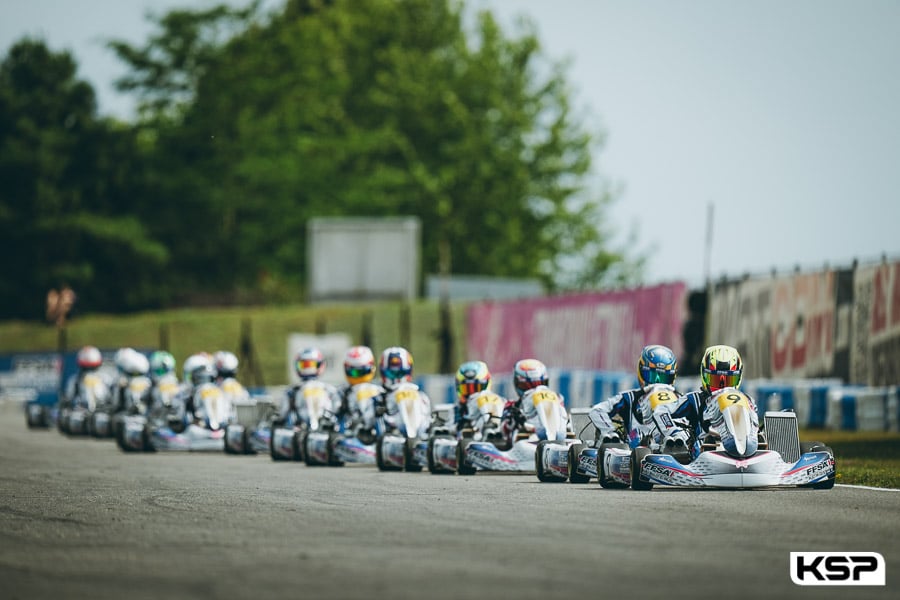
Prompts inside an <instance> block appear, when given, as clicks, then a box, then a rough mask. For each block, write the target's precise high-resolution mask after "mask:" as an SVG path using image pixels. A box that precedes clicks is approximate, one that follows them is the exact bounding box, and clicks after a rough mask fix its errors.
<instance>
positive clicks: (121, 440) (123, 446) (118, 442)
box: [114, 431, 132, 452]
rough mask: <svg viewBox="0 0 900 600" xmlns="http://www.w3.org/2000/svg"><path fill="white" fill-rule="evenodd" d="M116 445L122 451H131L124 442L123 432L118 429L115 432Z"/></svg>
mask: <svg viewBox="0 0 900 600" xmlns="http://www.w3.org/2000/svg"><path fill="white" fill-rule="evenodd" d="M114 439H115V440H116V445H117V446H118V447H119V448H121V450H122V452H131V450H132V448H131V446H129V445H128V444H126V443H125V432H124V431H119V432H118V433H116V437H115V438H114Z"/></svg>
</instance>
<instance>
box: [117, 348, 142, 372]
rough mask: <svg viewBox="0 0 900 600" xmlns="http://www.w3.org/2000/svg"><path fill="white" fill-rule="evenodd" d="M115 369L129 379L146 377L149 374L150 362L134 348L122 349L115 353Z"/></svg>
mask: <svg viewBox="0 0 900 600" xmlns="http://www.w3.org/2000/svg"><path fill="white" fill-rule="evenodd" d="M116 368H118V369H119V372H120V373H122V374H123V375H127V376H129V377H134V376H137V375H146V374H147V373H149V372H150V361H149V360H147V357H146V356H144V355H143V354H141V353H140V352H138V351H137V350H135V349H134V348H122V349H121V350H119V351H118V352H116Z"/></svg>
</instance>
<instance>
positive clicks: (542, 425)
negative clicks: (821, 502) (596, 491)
mask: <svg viewBox="0 0 900 600" xmlns="http://www.w3.org/2000/svg"><path fill="white" fill-rule="evenodd" d="M135 379H140V378H135ZM144 379H146V378H144ZM149 383H150V382H149V380H147V381H132V382H129V387H128V388H127V390H126V397H127V398H128V402H126V405H127V408H126V409H125V410H124V411H120V412H118V413H110V412H108V411H104V410H102V409H101V408H98V407H102V406H103V403H104V401H105V400H104V398H105V397H104V392H103V390H102V386H101V385H99V384H96V386H94V385H86V388H87V389H88V390H89V391H88V392H87V397H88V399H87V400H86V401H85V402H84V403H82V406H79V407H77V408H73V409H66V410H61V411H60V413H59V417H58V423H59V428H60V430H61V431H64V432H66V433H69V434H76V433H85V434H91V435H95V436H97V437H103V436H111V437H114V438H115V439H116V442H117V443H118V445H119V447H120V448H121V449H122V450H124V451H156V450H187V451H219V452H221V451H224V452H225V453H227V454H244V455H247V454H256V453H268V454H269V455H270V456H271V458H272V459H273V460H275V461H302V462H304V463H305V464H306V465H308V466H335V467H337V466H343V465H345V464H347V463H358V464H374V465H376V466H377V468H378V469H379V470H382V471H401V470H402V471H422V470H423V469H428V471H429V472H431V473H433V474H441V473H445V474H452V473H458V474H460V475H474V474H475V473H477V472H480V471H512V472H532V473H535V474H536V475H537V478H538V479H539V480H540V481H544V482H562V481H569V482H571V483H576V484H577V483H587V482H589V481H591V480H597V481H598V482H599V484H600V485H601V486H603V487H605V488H616V487H619V488H628V487H630V488H631V489H635V490H650V489H652V488H653V487H654V486H678V487H720V488H756V487H773V486H801V487H811V488H818V489H827V488H831V487H833V486H834V482H835V473H836V471H835V460H834V453H833V452H832V450H831V449H830V448H829V447H827V446H825V445H824V444H821V443H818V442H806V443H803V442H800V439H799V429H798V424H797V419H796V416H795V415H794V413H793V412H789V411H785V412H766V413H765V416H764V420H763V424H762V426H760V423H759V421H758V418H757V417H756V414H755V412H754V411H755V408H754V404H753V403H752V401H751V400H750V399H749V398H748V397H747V396H746V395H745V394H744V393H743V392H740V391H738V390H735V389H730V388H729V389H726V390H724V391H722V392H720V393H719V394H718V395H717V396H716V397H715V398H714V399H713V401H714V402H715V403H716V404H717V406H718V409H719V410H718V418H717V419H716V420H715V421H714V423H713V431H715V432H716V433H717V435H716V436H714V437H707V438H705V439H704V440H703V442H704V443H703V444H702V445H701V444H700V442H699V441H698V440H697V439H696V438H695V436H694V434H693V433H692V432H691V430H690V428H689V427H688V426H687V423H684V422H679V420H677V419H674V418H672V414H671V412H670V410H671V408H672V407H673V406H674V403H673V402H672V400H673V399H674V398H675V395H674V394H673V393H672V391H673V390H672V388H670V387H667V386H659V387H655V388H653V389H651V390H650V391H649V392H648V398H649V404H650V407H651V408H650V410H651V414H650V415H649V419H645V431H644V433H643V434H642V435H640V436H632V437H631V438H630V439H629V437H628V436H627V435H625V432H624V431H623V432H622V435H621V436H620V439H621V440H623V441H618V440H616V441H602V440H598V439H596V436H595V430H594V428H593V425H591V423H590V420H589V419H587V418H586V417H587V412H588V411H587V409H575V410H573V411H571V413H569V414H568V418H564V417H563V416H561V414H560V413H561V412H563V411H559V410H558V406H559V404H560V403H561V397H560V396H559V395H558V394H557V393H556V392H554V391H552V390H550V389H549V388H545V389H543V390H541V391H539V392H538V393H536V394H534V407H535V409H536V413H537V424H536V425H528V426H523V425H522V423H521V420H519V421H515V422H510V421H509V419H510V418H511V417H510V411H509V406H508V404H507V403H506V401H505V400H504V399H503V398H501V397H500V396H497V395H496V394H491V393H488V394H481V395H479V396H478V399H477V402H478V411H477V412H478V418H477V419H476V421H475V422H474V423H472V424H471V426H469V427H464V428H462V429H460V430H459V431H456V430H455V428H454V426H453V425H452V422H451V421H452V419H451V418H450V415H451V414H452V411H453V406H452V405H449V404H443V405H436V406H433V407H431V409H430V411H429V409H427V408H424V407H426V406H428V404H427V402H422V397H421V393H422V392H421V391H419V389H418V388H417V387H416V386H415V385H413V384H408V386H407V387H405V388H403V389H401V390H399V391H398V392H395V395H394V399H395V402H394V409H393V412H385V411H384V409H383V408H382V405H381V404H380V403H379V402H377V399H378V398H379V395H380V393H381V388H379V387H378V386H375V385H373V384H365V383H364V384H359V385H357V386H355V387H354V388H353V389H352V390H351V392H350V397H349V398H348V400H349V402H350V403H351V405H352V407H353V410H351V411H350V414H352V415H355V416H354V417H352V418H351V417H345V418H339V417H338V416H337V415H336V414H334V413H332V412H331V411H330V410H328V408H327V407H329V406H330V402H329V401H328V393H329V392H328V390H327V388H326V386H325V385H323V384H317V382H311V383H307V384H306V385H304V386H303V388H302V389H301V393H300V394H299V395H298V401H299V402H302V403H304V405H305V410H304V411H302V413H303V414H305V415H307V418H306V419H305V420H302V421H301V420H299V419H286V420H281V419H276V418H274V416H275V415H274V414H273V413H274V411H273V410H271V405H270V404H269V405H265V404H261V405H260V408H263V407H266V406H268V408H269V410H260V411H259V413H260V414H259V415H258V422H257V423H255V424H254V425H252V426H248V425H245V424H241V423H239V422H238V419H237V416H236V415H237V413H236V404H238V403H241V402H243V403H245V404H246V403H248V400H249V395H248V394H247V391H246V390H245V389H244V388H243V386H241V384H240V383H238V382H237V381H235V380H232V379H227V380H225V381H223V382H219V383H208V384H203V385H201V386H199V387H198V388H197V389H195V390H193V401H194V416H195V418H194V419H190V420H189V419H187V418H186V416H185V413H184V409H183V407H179V406H177V405H178V402H177V401H176V398H178V383H177V381H174V378H173V381H171V382H167V383H166V382H160V383H158V384H157V385H155V386H150V385H149ZM132 386H133V387H132ZM151 388H152V389H151ZM107 393H108V392H107ZM151 394H154V395H155V396H153V395H151ZM563 414H565V413H564V412H563ZM29 418H30V417H29ZM579 421H580V423H579V425H580V426H579V427H577V434H576V428H574V427H573V422H579ZM363 424H374V426H371V427H370V426H363Z"/></svg>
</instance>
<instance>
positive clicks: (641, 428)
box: [588, 344, 678, 446]
mask: <svg viewBox="0 0 900 600" xmlns="http://www.w3.org/2000/svg"><path fill="white" fill-rule="evenodd" d="M677 373H678V364H677V361H676V359H675V353H674V352H672V350H671V349H670V348H668V347H666V346H660V345H658V344H654V345H650V346H644V348H643V349H642V350H641V356H640V358H639V359H638V364H637V377H638V384H639V387H637V388H635V389H633V390H625V391H624V392H620V393H618V394H616V395H615V396H611V397H609V398H607V399H606V400H603V401H602V402H600V403H598V404H595V405H594V406H593V407H591V410H590V412H589V413H588V416H589V417H590V419H591V422H592V423H593V424H594V427H595V428H596V429H597V436H596V440H598V441H600V442H626V443H629V444H630V445H631V446H636V445H638V444H639V443H640V441H641V439H642V438H643V437H644V435H645V434H647V433H649V431H650V419H651V414H650V411H651V409H650V403H649V402H648V400H647V394H648V392H649V391H650V389H651V386H655V385H659V384H662V385H666V386H670V387H671V386H672V385H673V384H674V383H675V376H676V375H677ZM672 393H673V394H677V392H675V388H674V387H673V388H672ZM623 436H624V438H625V439H624V440H623V439H622V437H623Z"/></svg>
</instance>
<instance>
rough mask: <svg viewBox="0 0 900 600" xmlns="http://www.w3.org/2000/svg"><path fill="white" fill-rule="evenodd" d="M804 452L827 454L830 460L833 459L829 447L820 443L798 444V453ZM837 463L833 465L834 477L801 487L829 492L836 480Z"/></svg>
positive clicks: (832, 452)
mask: <svg viewBox="0 0 900 600" xmlns="http://www.w3.org/2000/svg"><path fill="white" fill-rule="evenodd" d="M806 452H827V453H828V454H830V455H831V458H832V459H833V458H834V450H832V449H831V447H830V446H826V445H825V444H823V443H822V442H800V453H801V454H805V453H806ZM836 476H837V463H835V477H830V478H828V479H826V480H825V481H819V482H816V483H810V484H807V485H805V486H803V487H809V488H812V489H814V490H830V489H831V488H833V487H834V484H835V481H836V479H837V477H836Z"/></svg>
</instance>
